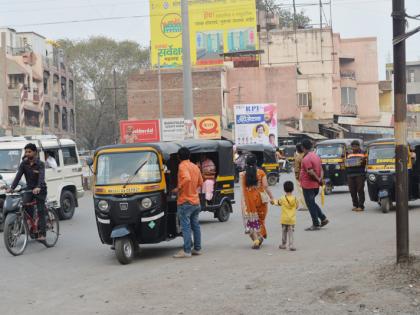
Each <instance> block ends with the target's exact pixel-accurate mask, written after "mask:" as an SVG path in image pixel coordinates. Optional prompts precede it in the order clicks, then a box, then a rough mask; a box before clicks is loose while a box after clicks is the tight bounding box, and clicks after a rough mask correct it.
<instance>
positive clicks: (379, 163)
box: [316, 139, 420, 213]
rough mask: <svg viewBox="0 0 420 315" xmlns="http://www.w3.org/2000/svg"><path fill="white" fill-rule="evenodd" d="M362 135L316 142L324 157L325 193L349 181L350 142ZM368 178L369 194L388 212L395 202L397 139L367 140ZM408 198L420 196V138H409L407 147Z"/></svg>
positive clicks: (319, 152) (412, 198)
mask: <svg viewBox="0 0 420 315" xmlns="http://www.w3.org/2000/svg"><path fill="white" fill-rule="evenodd" d="M354 140H358V141H359V143H360V144H361V145H362V146H363V142H362V141H361V140H359V139H335V140H326V141H322V142H320V143H318V144H317V146H316V153H317V154H318V155H319V156H320V157H321V159H322V164H323V169H324V178H325V181H326V190H325V192H326V194H329V193H331V192H332V190H333V188H334V187H336V186H345V185H347V174H346V164H347V162H348V159H347V157H348V154H349V152H351V143H352V142H353V141H354ZM365 149H366V154H367V158H366V160H367V161H366V179H367V186H368V193H369V198H370V200H371V201H374V202H377V203H378V204H379V205H380V206H381V209H382V212H384V213H387V212H389V210H390V209H391V207H392V203H393V202H395V139H377V140H374V141H370V142H368V143H367V144H366V147H365ZM408 151H409V152H408V180H409V191H408V197H409V200H416V199H420V163H419V162H418V160H417V158H416V157H417V156H419V154H420V141H419V140H410V141H409V150H408Z"/></svg>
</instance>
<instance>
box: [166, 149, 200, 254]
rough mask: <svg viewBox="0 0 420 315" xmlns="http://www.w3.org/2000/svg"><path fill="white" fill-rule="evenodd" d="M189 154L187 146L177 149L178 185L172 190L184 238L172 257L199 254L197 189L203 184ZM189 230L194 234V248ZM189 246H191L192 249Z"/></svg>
mask: <svg viewBox="0 0 420 315" xmlns="http://www.w3.org/2000/svg"><path fill="white" fill-rule="evenodd" d="M190 155H191V153H190V151H189V150H188V148H185V147H182V148H181V149H179V151H178V157H179V160H180V161H181V163H180V164H179V169H178V187H177V188H176V189H174V190H173V192H175V193H178V199H177V204H178V218H179V222H180V224H181V230H182V236H183V238H184V249H183V250H181V251H180V252H179V253H178V254H176V255H175V256H174V258H189V257H191V254H192V255H200V254H201V231H200V223H199V221H198V216H199V214H200V210H201V207H200V198H199V196H198V191H199V189H200V188H201V186H202V185H203V178H202V177H201V172H200V169H199V168H198V166H197V165H195V164H193V163H191V161H190ZM191 230H192V232H193V235H194V248H193V244H192V240H191ZM191 248H193V250H192V251H191Z"/></svg>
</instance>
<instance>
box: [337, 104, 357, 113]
mask: <svg viewBox="0 0 420 315" xmlns="http://www.w3.org/2000/svg"><path fill="white" fill-rule="evenodd" d="M357 112H358V111H357V105H350V104H347V105H343V104H342V105H341V113H342V114H343V115H357Z"/></svg>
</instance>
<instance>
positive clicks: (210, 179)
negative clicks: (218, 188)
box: [197, 154, 216, 201]
mask: <svg viewBox="0 0 420 315" xmlns="http://www.w3.org/2000/svg"><path fill="white" fill-rule="evenodd" d="M197 164H198V167H199V168H200V170H201V175H202V177H203V181H204V182H203V186H202V189H201V193H203V194H204V195H205V198H206V200H207V201H211V200H212V199H213V192H214V184H215V183H216V181H215V180H216V165H215V164H214V162H213V161H212V160H211V159H210V158H208V157H207V156H206V155H205V154H203V155H202V156H201V158H200V162H198V163H197Z"/></svg>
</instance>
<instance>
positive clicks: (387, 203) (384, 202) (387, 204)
mask: <svg viewBox="0 0 420 315" xmlns="http://www.w3.org/2000/svg"><path fill="white" fill-rule="evenodd" d="M380 204H381V209H382V213H388V212H389V210H391V199H389V198H382V199H381V202H380Z"/></svg>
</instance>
